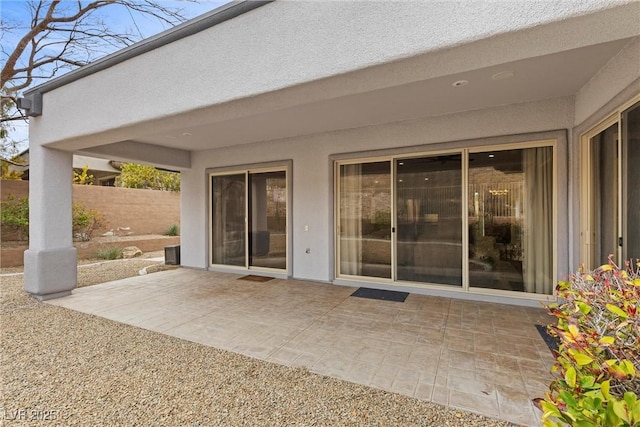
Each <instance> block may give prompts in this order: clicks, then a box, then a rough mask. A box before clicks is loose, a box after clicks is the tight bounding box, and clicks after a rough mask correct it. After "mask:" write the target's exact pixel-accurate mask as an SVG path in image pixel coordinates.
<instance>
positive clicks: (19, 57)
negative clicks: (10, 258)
mask: <svg viewBox="0 0 640 427" xmlns="http://www.w3.org/2000/svg"><path fill="white" fill-rule="evenodd" d="M185 1H192V2H197V1H198V0H185ZM27 4H28V7H29V11H30V14H31V18H30V22H28V23H23V24H20V23H15V22H7V21H5V20H4V19H3V20H0V40H2V46H1V49H0V53H1V57H2V59H1V60H0V62H1V63H2V69H1V70H0V82H1V83H2V90H1V93H2V103H1V110H0V136H1V141H0V144H2V145H0V152H3V153H4V152H5V150H4V145H5V144H6V143H7V138H8V129H9V128H8V127H7V126H6V124H8V123H9V122H14V121H17V120H26V118H24V116H23V115H22V113H21V112H20V111H19V110H18V109H17V108H16V100H17V96H18V94H19V92H20V91H22V90H25V89H27V88H29V87H30V86H32V85H33V84H34V83H35V82H37V81H41V80H45V79H49V78H52V77H54V76H56V75H57V74H58V73H59V72H61V71H62V70H69V69H73V68H77V67H80V66H82V65H85V64H87V63H89V62H91V61H93V60H95V59H97V58H98V57H100V56H102V55H105V54H108V53H111V52H113V50H114V49H119V48H123V47H126V46H129V45H131V44H133V43H135V42H136V41H138V40H139V39H140V38H141V37H142V35H141V34H140V30H139V29H137V33H132V32H130V31H114V30H113V28H110V27H109V25H107V24H106V23H105V22H104V21H103V20H102V18H101V16H100V13H97V11H99V10H101V9H103V8H105V7H109V8H115V7H120V8H126V10H127V11H128V12H129V14H130V15H131V17H132V19H133V22H134V25H136V24H135V20H134V14H135V15H136V16H147V17H150V18H153V19H155V20H157V21H159V22H161V23H163V25H167V26H173V25H176V24H178V23H181V22H184V21H185V20H186V19H185V18H184V16H183V15H182V14H181V11H180V10H179V9H174V8H169V7H166V6H163V5H162V4H161V0H157V1H155V0H91V1H80V0H77V1H62V0H28V3H27ZM9 35H11V36H12V37H13V36H15V35H19V36H18V38H17V40H18V41H17V42H14V43H15V46H14V47H12V46H11V44H8V43H6V40H7V39H9ZM12 40H13V39H12Z"/></svg>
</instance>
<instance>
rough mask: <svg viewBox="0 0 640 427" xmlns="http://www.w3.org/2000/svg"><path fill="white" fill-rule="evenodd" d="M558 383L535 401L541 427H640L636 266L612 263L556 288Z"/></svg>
mask: <svg viewBox="0 0 640 427" xmlns="http://www.w3.org/2000/svg"><path fill="white" fill-rule="evenodd" d="M558 295H559V296H560V297H561V298H562V299H563V300H564V302H563V303H561V304H554V305H552V306H550V308H549V311H550V313H551V314H552V315H554V316H556V317H557V319H558V323H557V325H556V326H552V327H550V332H551V333H552V334H553V335H555V336H557V337H558V338H559V339H560V348H559V351H558V353H557V355H556V363H555V364H554V366H553V368H552V371H553V372H554V373H555V375H556V380H554V381H553V382H552V383H551V386H550V391H549V392H548V393H547V394H546V397H545V398H544V399H537V402H536V404H537V406H538V407H539V408H540V409H542V411H543V417H542V421H543V423H544V425H545V426H562V425H571V426H640V400H638V395H639V394H640V307H639V304H640V263H638V264H637V265H633V264H631V263H628V264H627V268H626V269H620V268H618V267H617V266H616V265H615V264H614V263H613V262H612V261H609V264H607V265H603V266H601V267H599V268H597V269H596V270H594V271H591V272H582V271H581V272H578V273H576V274H574V275H572V276H571V278H570V280H569V281H568V282H560V283H559V284H558Z"/></svg>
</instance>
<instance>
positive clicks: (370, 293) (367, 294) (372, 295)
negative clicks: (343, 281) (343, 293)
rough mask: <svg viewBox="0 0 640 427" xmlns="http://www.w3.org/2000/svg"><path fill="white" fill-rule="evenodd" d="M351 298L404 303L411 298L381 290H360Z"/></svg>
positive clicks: (405, 294)
mask: <svg viewBox="0 0 640 427" xmlns="http://www.w3.org/2000/svg"><path fill="white" fill-rule="evenodd" d="M351 296H352V297H358V298H369V299H381V300H383V301H396V302H404V300H406V299H407V297H408V296H409V293H408V292H398V291H383V290H380V289H371V288H358V290H357V291H355V292H354V293H352V294H351Z"/></svg>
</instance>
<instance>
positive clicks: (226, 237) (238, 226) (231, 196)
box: [211, 173, 246, 266]
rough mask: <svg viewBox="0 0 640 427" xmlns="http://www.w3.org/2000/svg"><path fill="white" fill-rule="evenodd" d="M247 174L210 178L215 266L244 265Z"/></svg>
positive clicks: (213, 259) (213, 262)
mask: <svg viewBox="0 0 640 427" xmlns="http://www.w3.org/2000/svg"><path fill="white" fill-rule="evenodd" d="M245 195H246V186H245V174H244V173H242V174H235V175H222V176H213V177H211V204H212V206H211V211H212V212H211V214H212V218H211V219H212V222H211V225H212V231H213V233H212V240H213V244H212V254H211V255H212V256H211V258H212V264H224V265H236V266H244V265H245V258H246V256H245V247H246V244H245V236H246V233H245V209H246V208H245V200H246V199H245Z"/></svg>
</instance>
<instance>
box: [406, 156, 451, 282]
mask: <svg viewBox="0 0 640 427" xmlns="http://www.w3.org/2000/svg"><path fill="white" fill-rule="evenodd" d="M395 165H396V180H395V181H396V197H395V202H396V203H395V205H396V208H395V210H396V215H397V236H396V253H397V280H404V281H410V282H427V283H440V284H447V285H457V286H461V285H462V196H461V194H462V156H461V155H460V154H448V155H438V156H425V157H417V158H403V159H397V160H396V161H395Z"/></svg>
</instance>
